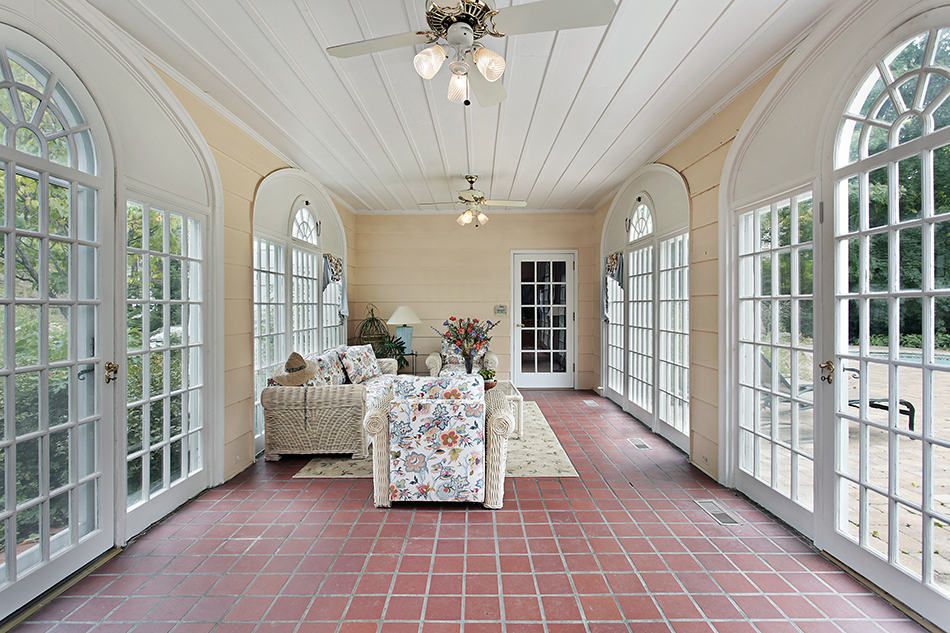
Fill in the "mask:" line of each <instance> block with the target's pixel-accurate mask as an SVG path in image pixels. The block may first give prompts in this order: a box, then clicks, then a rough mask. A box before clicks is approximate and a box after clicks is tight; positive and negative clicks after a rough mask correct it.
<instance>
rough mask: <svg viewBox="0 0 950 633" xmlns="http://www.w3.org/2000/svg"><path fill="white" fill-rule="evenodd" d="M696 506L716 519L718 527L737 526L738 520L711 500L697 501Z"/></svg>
mask: <svg viewBox="0 0 950 633" xmlns="http://www.w3.org/2000/svg"><path fill="white" fill-rule="evenodd" d="M696 505H698V506H699V507H700V508H702V509H703V510H705V512H706V514H708V515H709V516H711V517H712V518H714V519H716V521H718V522H719V524H720V525H739V519H737V518H736V517H734V516H733V515H732V514H730V513H729V511H728V510H726V509H725V508H723V507H722V506H721V505H719V502H718V501H715V500H713V499H703V500H701V501H697V502H696Z"/></svg>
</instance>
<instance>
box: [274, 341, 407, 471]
mask: <svg viewBox="0 0 950 633" xmlns="http://www.w3.org/2000/svg"><path fill="white" fill-rule="evenodd" d="M366 347H369V346H362V348H350V347H347V346H341V347H339V348H335V349H332V350H328V351H326V352H324V353H323V354H320V355H315V356H311V357H310V358H307V360H308V361H312V362H314V363H315V364H316V366H317V373H316V375H315V376H314V378H313V379H312V380H311V381H310V382H308V383H307V384H306V385H304V386H302V387H285V386H280V385H277V384H276V383H274V382H273V381H269V384H268V386H267V387H266V388H265V389H264V390H263V391H262V392H261V406H262V407H263V409H264V458H265V459H267V460H269V461H276V460H279V459H280V456H281V455H311V454H324V453H344V454H346V453H348V454H350V455H352V456H353V458H354V459H357V458H361V457H366V456H367V455H368V454H369V450H368V446H367V443H368V442H367V437H366V430H365V426H364V422H365V419H366V416H367V415H368V413H369V412H370V411H371V410H372V409H373V407H374V406H375V405H376V404H377V403H378V402H379V401H380V400H382V399H383V397H384V396H385V395H386V394H388V393H389V392H390V389H391V387H392V383H393V379H394V378H395V376H396V370H397V364H396V360H395V359H391V358H380V359H376V357H375V355H373V356H372V358H370V355H371V354H372V350H369V352H368V353H367V352H366V350H365V348H366ZM354 349H356V350H358V351H359V350H362V353H351V354H350V355H349V356H350V358H349V363H346V362H343V360H341V357H342V356H343V355H344V354H345V353H346V351H347V350H354Z"/></svg>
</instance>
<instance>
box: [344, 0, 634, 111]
mask: <svg viewBox="0 0 950 633" xmlns="http://www.w3.org/2000/svg"><path fill="white" fill-rule="evenodd" d="M616 8H617V6H616V4H615V3H614V0H538V1H537V2H528V3H526V4H519V5H515V6H512V7H508V8H507V9H501V10H499V11H496V10H495V9H494V6H493V5H492V0H458V2H457V4H455V5H454V6H453V5H449V6H443V5H442V4H440V3H439V0H426V22H427V23H428V25H429V29H430V30H428V31H417V32H414V33H403V34H401V35H388V36H386V37H377V38H374V39H369V40H363V41H361V42H352V43H350V44H341V45H339V46H331V47H329V48H328V49H327V52H328V53H329V54H330V55H333V56H335V57H355V56H357V55H366V54H368V53H378V52H380V51H387V50H391V49H394V48H402V47H403V46H415V45H417V44H431V45H432V46H429V47H427V48H424V49H423V50H422V51H421V52H419V53H418V54H417V55H416V56H415V58H414V59H413V65H414V66H415V69H416V72H417V73H419V76H421V77H422V78H423V79H432V78H433V77H435V75H436V73H438V72H439V69H440V68H442V64H443V63H444V62H445V60H446V59H448V53H446V52H445V49H444V48H443V46H442V45H441V44H440V43H439V42H442V43H444V44H445V45H447V46H448V47H449V48H451V49H454V59H453V60H452V61H451V62H449V68H450V69H451V70H452V79H451V80H450V81H449V92H448V98H449V100H450V101H452V102H453V103H464V104H465V105H470V104H471V101H470V100H469V89H471V92H472V93H474V94H475V98H476V99H477V100H478V103H479V104H480V105H482V106H485V107H488V106H494V105H498V104H499V103H501V102H502V101H504V99H505V97H506V96H507V93H506V92H505V87H504V86H503V85H502V84H501V82H499V81H498V79H500V78H501V76H502V74H503V73H504V72H505V59H504V58H503V57H502V56H501V55H499V54H498V53H496V52H495V51H493V50H491V49H488V48H486V47H485V46H484V45H483V44H482V43H481V42H479V41H478V40H480V39H481V38H483V37H484V36H486V35H491V36H493V37H505V36H506V35H518V34H523V33H541V32H543V31H560V30H564V29H576V28H581V27H586V26H603V25H604V24H607V23H609V22H610V20H611V18H612V17H613V15H614V10H615V9H616ZM473 69H477V70H478V72H472V70H473Z"/></svg>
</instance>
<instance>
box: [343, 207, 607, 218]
mask: <svg viewBox="0 0 950 633" xmlns="http://www.w3.org/2000/svg"><path fill="white" fill-rule="evenodd" d="M482 210H483V211H484V212H485V214H486V215H487V216H488V217H493V216H494V217H501V216H506V215H540V214H545V215H546V214H555V213H557V214H565V213H590V214H593V213H594V210H593V209H518V210H516V211H513V210H507V211H501V210H495V209H492V208H487V209H482ZM461 212H462V209H451V210H450V209H434V210H428V209H382V210H379V209H370V210H361V211H356V212H355V213H356V215H458V214H459V213H461Z"/></svg>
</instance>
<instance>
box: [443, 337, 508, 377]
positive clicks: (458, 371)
mask: <svg viewBox="0 0 950 633" xmlns="http://www.w3.org/2000/svg"><path fill="white" fill-rule="evenodd" d="M457 356H458V353H457V352H456V353H454V354H453V353H452V352H450V351H449V349H448V348H447V346H446V344H445V341H443V342H442V351H441V352H432V353H431V354H429V355H428V356H426V367H427V368H428V369H429V375H430V376H464V375H465V373H466V372H465V365H464V364H462V363H460V362H456V360H457V359H456V358H454V357H457ZM479 369H494V370H497V369H498V356H496V355H495V353H494V352H492V351H489V350H486V351H485V355H484V356H482V358H481V359H479V360H477V361H475V364H474V367H473V369H472V372H473V373H475V372H478V370H479Z"/></svg>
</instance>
